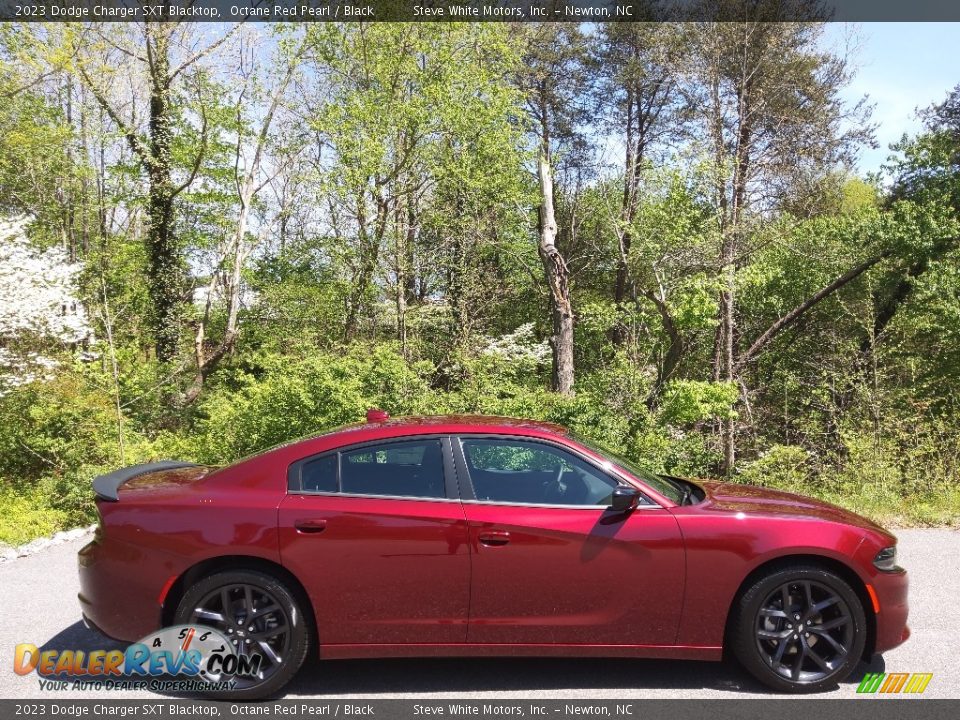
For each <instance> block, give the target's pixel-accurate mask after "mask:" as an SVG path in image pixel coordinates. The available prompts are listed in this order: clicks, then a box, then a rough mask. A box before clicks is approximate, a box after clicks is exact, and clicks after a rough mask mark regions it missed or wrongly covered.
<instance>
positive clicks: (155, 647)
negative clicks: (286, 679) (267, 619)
mask: <svg viewBox="0 0 960 720" xmlns="http://www.w3.org/2000/svg"><path fill="white" fill-rule="evenodd" d="M262 659H263V658H262V657H261V656H260V655H258V654H253V655H246V654H242V653H238V652H237V651H236V649H235V647H234V645H233V644H231V642H230V641H229V640H227V638H226V637H225V636H224V635H223V634H221V633H220V632H219V631H217V630H214V629H213V628H208V627H204V626H202V625H175V626H173V627H169V628H164V629H163V630H160V631H159V632H157V633H154V634H152V635H148V636H147V637H145V638H143V639H142V640H139V641H138V642H135V643H133V644H132V645H130V646H129V647H128V648H127V649H126V650H86V651H85V650H76V649H73V650H69V649H68V650H53V649H44V650H41V649H39V648H38V647H37V646H36V645H33V644H30V643H21V644H19V645H17V647H16V649H15V651H14V655H13V670H14V672H16V673H17V674H18V675H28V674H30V673H32V672H34V671H36V673H37V675H39V676H40V689H41V690H46V691H58V690H146V689H149V690H152V691H154V692H161V691H163V692H171V691H172V692H190V691H202V692H210V691H229V690H233V689H235V688H236V687H237V685H238V681H239V680H244V679H247V680H249V679H252V678H256V677H258V675H259V673H260V664H261V661H262Z"/></svg>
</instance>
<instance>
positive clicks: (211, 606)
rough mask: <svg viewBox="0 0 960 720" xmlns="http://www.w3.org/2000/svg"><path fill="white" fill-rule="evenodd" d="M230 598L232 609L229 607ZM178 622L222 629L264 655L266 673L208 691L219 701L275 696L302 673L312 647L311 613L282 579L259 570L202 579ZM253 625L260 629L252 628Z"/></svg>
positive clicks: (189, 592)
mask: <svg viewBox="0 0 960 720" xmlns="http://www.w3.org/2000/svg"><path fill="white" fill-rule="evenodd" d="M248 589H249V592H247V590H248ZM224 593H226V595H224ZM224 598H226V600H224ZM225 602H226V603H229V605H228V606H227V607H228V610H229V612H224V607H225V605H224V603H225ZM251 604H252V609H253V612H251V611H250V606H251ZM258 611H259V613H262V614H258ZM216 615H219V616H220V617H221V618H222V619H223V621H222V622H221V621H220V620H217V619H216V617H215V616H216ZM230 615H232V617H229V616H230ZM251 615H252V618H251V617H250V616H251ZM174 622H175V623H176V624H178V625H190V624H195V623H196V624H201V625H207V626H210V627H214V628H217V629H218V630H220V631H221V632H223V633H224V635H226V636H227V637H228V638H229V639H231V641H233V643H234V646H235V647H237V648H239V649H241V650H243V651H244V652H245V653H246V654H258V655H260V656H261V669H260V677H257V678H253V677H251V678H243V677H239V676H238V677H236V678H231V679H235V680H236V681H237V683H238V684H237V687H236V688H235V689H233V690H223V691H220V690H218V691H209V692H204V695H206V696H207V697H211V698H215V699H218V700H258V699H263V698H270V697H273V696H274V695H275V694H276V693H278V692H279V691H280V690H281V689H282V688H283V687H284V686H285V685H286V684H287V683H288V682H290V680H292V679H293V677H294V675H296V674H297V671H298V670H299V669H300V667H301V666H302V665H303V662H304V660H305V659H306V657H307V652H308V650H309V646H310V631H309V628H308V627H307V620H306V616H305V615H304V613H303V611H302V608H301V607H300V603H299V601H298V600H297V598H296V596H295V595H294V594H293V593H292V592H291V591H290V589H289V588H288V587H287V586H286V585H284V584H283V583H282V582H281V581H280V580H278V579H277V578H275V577H273V576H272V575H268V574H266V573H264V572H259V571H256V570H228V571H224V572H219V573H216V574H215V575H211V576H209V577H206V578H203V579H202V580H200V581H198V582H197V583H195V584H194V585H193V586H191V587H190V588H189V589H188V590H187V592H186V593H184V596H183V598H182V599H181V601H180V604H179V605H178V606H177V610H176V613H174ZM248 623H250V624H249V625H248ZM250 627H254V628H255V630H256V632H248V628H250ZM283 628H285V629H283ZM270 633H274V634H272V635H271V634H270ZM268 652H269V654H268Z"/></svg>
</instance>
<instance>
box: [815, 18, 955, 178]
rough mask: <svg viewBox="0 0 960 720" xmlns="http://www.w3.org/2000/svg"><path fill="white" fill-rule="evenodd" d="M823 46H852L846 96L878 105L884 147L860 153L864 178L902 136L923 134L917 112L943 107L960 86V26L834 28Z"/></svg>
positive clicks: (876, 114)
mask: <svg viewBox="0 0 960 720" xmlns="http://www.w3.org/2000/svg"><path fill="white" fill-rule="evenodd" d="M824 41H825V42H826V43H828V44H829V45H830V46H832V47H833V48H834V49H838V48H846V47H849V52H850V59H851V60H852V62H853V64H854V65H855V67H856V74H855V76H854V78H853V80H852V82H851V83H850V86H849V87H848V88H847V89H846V90H845V91H844V97H845V98H846V99H847V100H849V101H850V102H856V101H857V100H858V99H860V98H861V97H863V96H864V95H868V96H869V102H870V103H872V104H875V105H876V107H875V108H874V111H873V122H874V123H877V124H879V127H878V128H877V131H876V138H877V141H878V142H879V144H880V147H879V148H878V149H876V150H871V149H869V148H865V149H864V150H862V151H861V153H860V158H859V165H858V169H859V170H860V172H861V173H868V172H875V171H877V170H879V169H880V166H881V165H882V164H883V162H884V161H885V160H886V159H887V156H888V155H889V154H890V150H889V145H890V143H892V142H896V141H897V140H899V139H900V137H901V136H902V135H903V133H907V134H913V133H915V132H917V131H918V130H920V129H921V123H920V121H919V120H918V119H917V117H916V110H917V108H925V107H927V106H929V105H931V104H933V103H936V102H942V101H943V100H944V99H945V98H946V96H947V93H948V92H949V91H950V90H951V89H952V88H954V87H955V86H956V85H958V84H960V23H858V24H856V25H848V24H846V23H831V24H829V25H828V27H827V31H826V36H825V38H824Z"/></svg>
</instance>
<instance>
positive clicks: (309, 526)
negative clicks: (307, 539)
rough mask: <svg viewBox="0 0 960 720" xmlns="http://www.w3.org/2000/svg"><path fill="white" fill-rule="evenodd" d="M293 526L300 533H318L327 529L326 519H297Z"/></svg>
mask: <svg viewBox="0 0 960 720" xmlns="http://www.w3.org/2000/svg"><path fill="white" fill-rule="evenodd" d="M293 526H294V527H295V528H296V529H297V532H298V533H307V534H316V533H322V532H323V531H324V530H326V529H327V521H326V520H295V521H294V523H293Z"/></svg>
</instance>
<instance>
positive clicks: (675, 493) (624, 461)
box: [571, 434, 683, 503]
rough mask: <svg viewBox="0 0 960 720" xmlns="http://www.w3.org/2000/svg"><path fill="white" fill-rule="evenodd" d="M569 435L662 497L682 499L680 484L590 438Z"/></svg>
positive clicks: (675, 499) (676, 500)
mask: <svg viewBox="0 0 960 720" xmlns="http://www.w3.org/2000/svg"><path fill="white" fill-rule="evenodd" d="M571 437H572V438H573V439H574V440H576V441H577V442H578V443H580V444H581V445H583V446H584V447H587V448H590V449H591V450H593V451H594V452H595V453H597V454H598V455H602V456H603V457H605V458H607V459H608V460H610V461H611V462H612V463H613V464H614V465H619V466H620V467H621V468H623V469H624V470H626V471H627V472H628V473H629V474H630V475H633V476H634V477H636V478H637V479H638V480H642V481H643V482H645V483H646V484H647V485H649V486H650V487H651V488H653V489H654V490H656V491H657V492H658V493H660V494H661V495H663V496H664V497H668V498H670V499H671V500H673V501H674V502H676V503H679V502H681V501H682V499H683V489H682V488H681V487H680V485H678V484H676V483H673V482H670V481H669V480H667V479H666V478H663V477H660V476H659V475H655V474H654V473H652V472H650V471H649V470H645V469H644V468H642V467H640V466H639V465H637V464H636V463H635V462H633V460H630V459H629V458H626V457H624V456H623V455H620V454H619V453H615V452H613V451H612V450H608V449H607V448H606V447H604V446H602V445H600V444H598V443H595V442H593V441H592V440H588V439H586V438H583V437H579V436H577V435H573V434H571Z"/></svg>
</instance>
